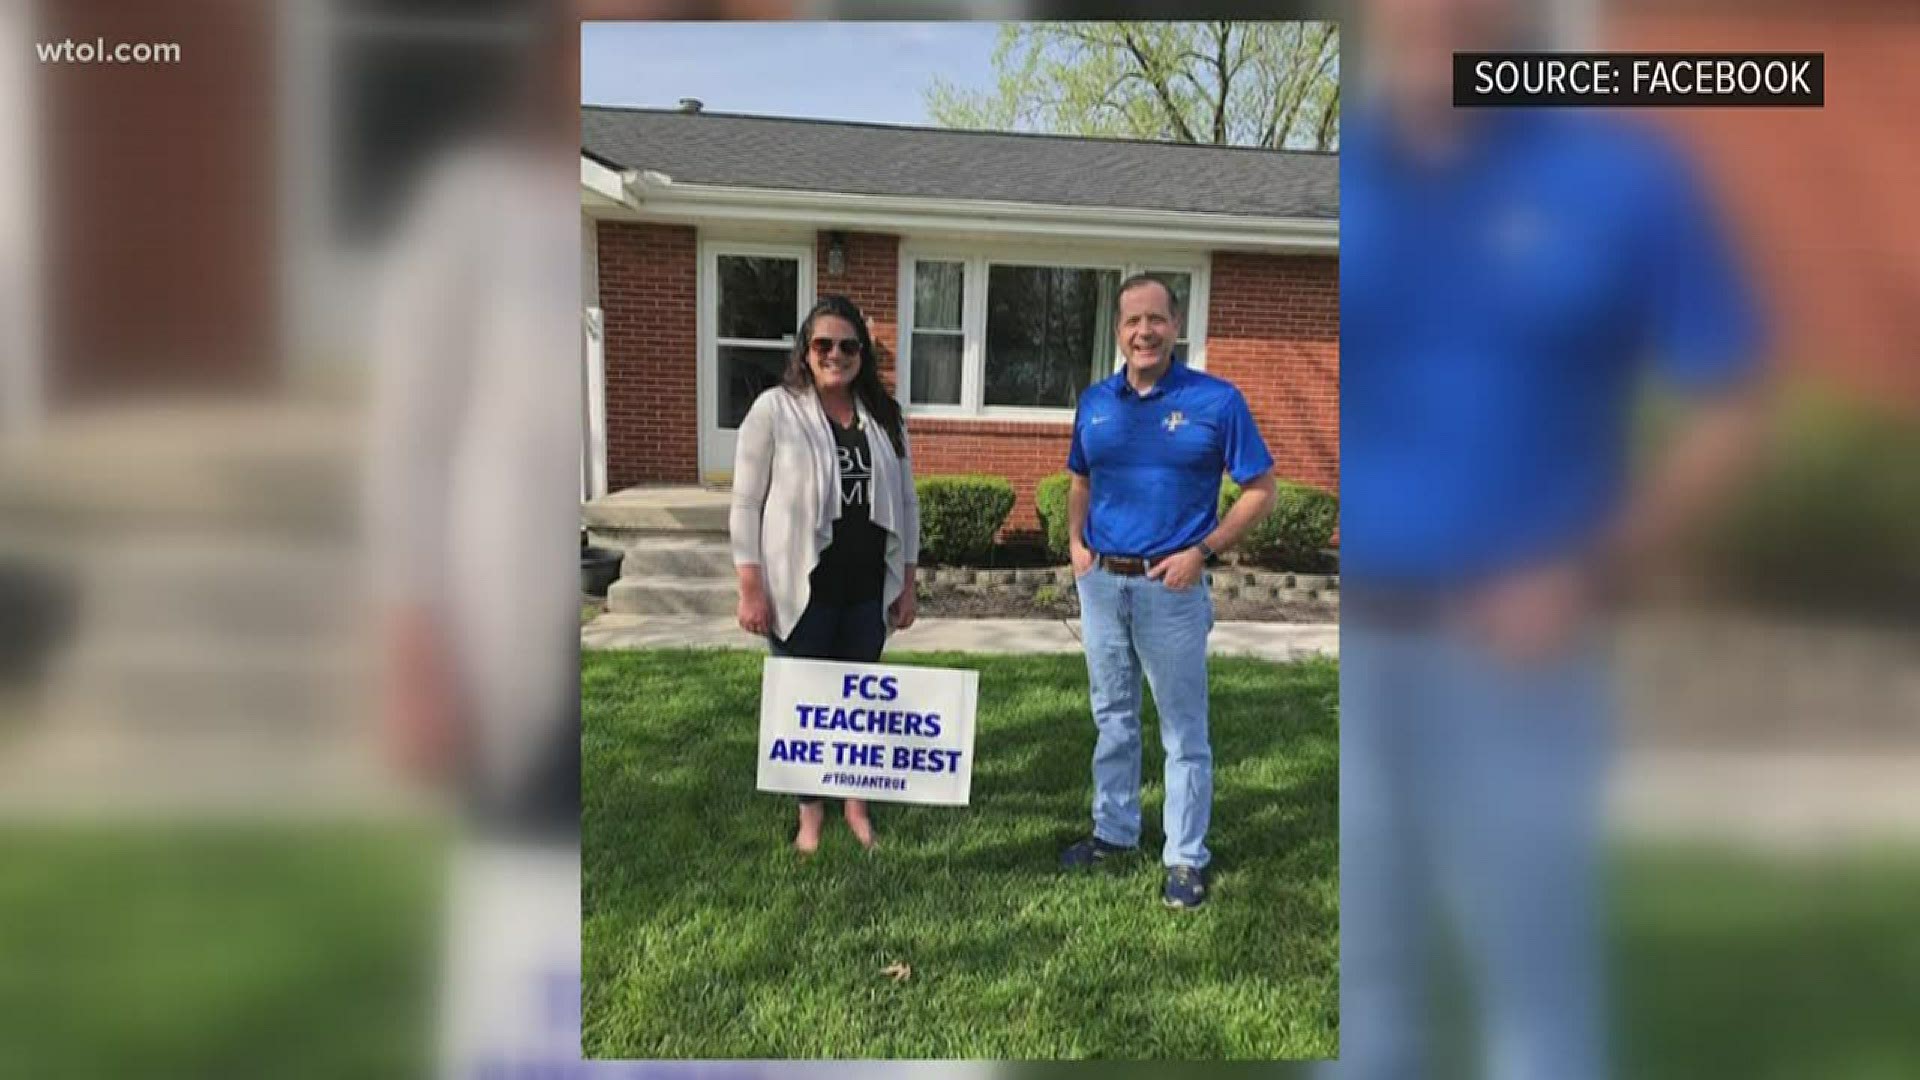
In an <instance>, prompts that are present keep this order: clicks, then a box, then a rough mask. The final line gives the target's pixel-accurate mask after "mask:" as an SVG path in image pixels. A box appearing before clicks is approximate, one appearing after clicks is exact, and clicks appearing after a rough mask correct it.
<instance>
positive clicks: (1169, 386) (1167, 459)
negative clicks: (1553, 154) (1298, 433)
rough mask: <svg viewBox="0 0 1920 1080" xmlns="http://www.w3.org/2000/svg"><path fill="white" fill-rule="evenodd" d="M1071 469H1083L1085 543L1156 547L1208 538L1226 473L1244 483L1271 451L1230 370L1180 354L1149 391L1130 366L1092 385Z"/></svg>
mask: <svg viewBox="0 0 1920 1080" xmlns="http://www.w3.org/2000/svg"><path fill="white" fill-rule="evenodd" d="M1067 468H1068V469H1070V470H1072V471H1073V472H1075V473H1078V474H1080V475H1081V476H1084V477H1087V478H1088V480H1089V482H1090V484H1091V486H1092V489H1093V492H1092V494H1093V499H1092V502H1091V503H1090V505H1089V506H1088V509H1087V530H1086V531H1087V535H1086V541H1087V546H1088V547H1090V548H1092V549H1093V550H1095V551H1097V552H1100V553H1101V554H1103V555H1145V556H1149V557H1152V556H1158V555H1165V554H1167V553H1169V552H1173V551H1179V550H1181V549H1183V548H1189V547H1192V546H1193V545H1195V544H1197V543H1199V542H1200V541H1202V540H1204V539H1206V536H1207V534H1208V533H1210V532H1212V531H1213V529H1214V526H1216V525H1218V524H1219V516H1220V474H1221V473H1222V472H1225V473H1227V474H1229V475H1231V476H1232V477H1233V478H1234V480H1235V481H1236V482H1238V483H1242V484H1244V483H1246V482H1247V481H1249V480H1252V479H1254V478H1255V477H1257V476H1259V475H1260V474H1261V473H1264V472H1266V471H1268V470H1269V469H1272V468H1273V455H1271V454H1269V453H1268V452H1267V444H1266V443H1265V442H1263V441H1261V438H1260V429H1259V428H1258V427H1257V426H1256V425H1255V424H1254V422H1253V413H1252V412H1250V411H1249V410H1248V409H1247V399H1246V398H1244V397H1242V396H1241V394H1240V391H1239V390H1238V389H1236V388H1235V387H1234V385H1233V384H1232V383H1230V382H1228V381H1226V380H1225V379H1218V378H1215V377H1213V376H1212V375H1208V374H1207V373H1205V372H1203V371H1194V370H1193V369H1192V368H1189V367H1187V365H1186V364H1184V363H1182V362H1180V361H1179V360H1178V359H1176V360H1175V361H1174V363H1173V366H1172V367H1170V368H1168V369H1167V373H1166V374H1165V375H1162V376H1161V377H1160V381H1159V382H1157V383H1155V384H1154V385H1153V387H1152V389H1150V390H1148V391H1147V392H1146V393H1145V394H1144V395H1143V394H1139V393H1136V392H1135V391H1134V389H1133V387H1132V386H1131V385H1130V384H1129V383H1128V382H1127V375H1126V372H1124V371H1121V372H1119V373H1117V374H1115V375H1113V376H1112V377H1111V378H1107V379H1103V380H1101V381H1100V382H1097V383H1095V384H1094V385H1092V386H1090V387H1088V388H1087V389H1086V391H1085V392H1083V393H1082V394H1081V395H1080V404H1079V408H1078V409H1077V410H1076V411H1075V413H1074V416H1073V444H1072V447H1071V448H1070V449H1069V450H1068V451H1067Z"/></svg>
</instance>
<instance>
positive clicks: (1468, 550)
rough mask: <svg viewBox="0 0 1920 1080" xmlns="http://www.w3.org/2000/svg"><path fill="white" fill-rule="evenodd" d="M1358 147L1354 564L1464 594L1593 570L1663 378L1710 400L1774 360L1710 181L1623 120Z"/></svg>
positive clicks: (1347, 205) (1345, 264)
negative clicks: (1651, 392) (1765, 357)
mask: <svg viewBox="0 0 1920 1080" xmlns="http://www.w3.org/2000/svg"><path fill="white" fill-rule="evenodd" d="M1378 119H1379V117H1378V116H1377V115H1374V114H1370V113H1368V112H1367V111H1365V110H1362V111H1360V112H1357V113H1356V114H1355V115H1354V116H1353V118H1352V120H1351V122H1350V123H1349V124H1348V126H1347V128H1346V130H1345V131H1344V132H1343V136H1342V137H1343V142H1344V146H1343V148H1342V155H1341V157H1342V160H1341V172H1340V187H1341V198H1340V201H1341V207H1340V217H1341V255H1340V302H1341V312H1340V315H1341V318H1340V339H1341V360H1340V376H1341V384H1340V392H1341V412H1340V428H1341V450H1342V461H1341V487H1342V500H1341V510H1342V517H1341V569H1342V571H1343V573H1344V574H1345V575H1346V576H1347V577H1348V578H1349V579H1350V580H1354V581H1372V582H1375V583H1381V584H1408V585H1413V586H1428V585H1445V584H1449V583H1455V582H1461V581H1468V580H1473V579H1479V578H1484V577H1486V576H1489V575H1494V574H1498V573H1500V572H1503V571H1507V570H1511V569H1514V568H1517V567H1520V566H1523V565H1527V564H1529V563H1532V562H1536V561H1540V560H1545V559H1551V558H1555V557H1558V556H1562V555H1566V554H1570V553H1573V552H1576V551H1578V550H1579V549H1581V548H1582V547H1583V546H1585V545H1586V544H1588V543H1590V542H1592V540H1593V539H1594V538H1595V537H1596V536H1597V535H1598V533H1599V531H1600V530H1601V529H1603V528H1605V527H1606V526H1607V524H1608V523H1609V521H1610V519H1611V518H1612V517H1613V515H1614V514H1615V513H1616V512H1617V511H1618V509H1619V506H1620V502H1621V499H1622V496H1623V488H1624V485H1625V481H1626V477H1627V465H1628V461H1627V459H1628V451H1629V440H1630V438H1631V436H1632V428H1633V422H1632V421H1633V405H1634V400H1635V391H1636V389H1637V388H1638V387H1639V386H1640V385H1641V382H1642V376H1644V375H1652V376H1654V377H1655V380H1654V381H1656V382H1657V383H1660V384H1664V385H1665V386H1666V387H1667V388H1670V389H1674V390H1678V391H1680V392H1682V393H1687V394H1710V393H1713V392H1716V391H1719V390H1722V389H1723V388H1726V387H1728V386H1730V385H1731V384H1734V383H1736V382H1738V381H1739V380H1741V379H1743V378H1745V377H1746V376H1748V375H1749V374H1750V373H1751V372H1752V371H1753V369H1754V367H1755V365H1756V364H1757V363H1758V361H1759V359H1760V354H1761V345H1762V342H1761V338H1762V334H1761V327H1760V319H1759V315H1758V312H1757V310H1756V305H1755V302H1754V299H1753V297H1752V295H1751V294H1750V292H1749V289H1748V287H1747V282H1746V280H1745V278H1744V275H1743V273H1742V272H1741V266H1740V264H1739V261H1738V259H1737V257H1736V256H1735V254H1734V253H1733V251H1732V250H1731V248H1730V246H1729V244H1728V242H1727V238H1726V236H1725V235H1724V234H1723V232H1722V230H1721V228H1720V225H1719V223H1718V222H1717V220H1716V218H1715V215H1714V213H1713V210H1712V207H1711V206H1710V204H1709V202H1708V200H1707V198H1706V197H1705V195H1704V193H1703V191H1702V188H1701V185H1700V184H1699V183H1698V182H1697V181H1696V178H1695V176H1694V175H1693V173H1692V171H1691V170H1690V169H1689V168H1688V167H1687V163H1686V161H1685V160H1684V159H1683V158H1682V156H1681V155H1680V154H1679V153H1677V152H1676V150H1675V149H1674V148H1673V147H1671V146H1670V145H1668V144H1667V143H1666V142H1664V141H1663V140H1662V139H1660V138H1659V137H1657V136H1655V135H1654V134H1653V133H1652V132H1650V131H1647V130H1644V129H1642V128H1641V127H1639V126H1638V125H1636V124H1633V123H1631V122H1629V121H1627V120H1625V119H1622V118H1618V117H1613V116H1606V115H1594V114H1569V113H1566V112H1557V111H1548V110H1513V111H1503V112H1489V113H1481V114H1478V115H1476V116H1475V118H1474V119H1475V120H1478V121H1481V122H1480V123H1478V124H1476V125H1475V127H1474V128H1473V129H1472V133H1471V135H1470V136H1469V141H1468V145H1467V147H1466V150H1465V153H1464V154H1462V155H1459V156H1457V157H1456V158H1455V159H1454V160H1452V161H1451V162H1448V163H1446V164H1444V165H1435V164H1433V163H1431V162H1421V161H1415V160H1413V159H1411V158H1410V157H1409V156H1408V155H1407V154H1406V152H1405V150H1404V148H1403V147H1401V146H1398V145H1396V144H1395V142H1394V140H1393V139H1392V138H1391V136H1390V135H1389V133H1388V132H1387V131H1386V130H1384V125H1382V124H1379V123H1375V121H1376V120H1378Z"/></svg>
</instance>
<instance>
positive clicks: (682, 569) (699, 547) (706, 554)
mask: <svg viewBox="0 0 1920 1080" xmlns="http://www.w3.org/2000/svg"><path fill="white" fill-rule="evenodd" d="M620 576H621V577H626V578H639V579H643V580H659V579H662V578H665V579H669V580H672V579H701V580H723V581H732V580H734V574H733V544H732V543H731V542H730V541H728V540H726V539H724V538H722V537H717V536H706V535H695V536H662V537H651V538H649V539H646V540H643V541H641V542H640V543H638V544H636V545H635V546H633V547H631V548H628V549H627V557H626V558H625V559H624V560H623V561H622V562H621V564H620Z"/></svg>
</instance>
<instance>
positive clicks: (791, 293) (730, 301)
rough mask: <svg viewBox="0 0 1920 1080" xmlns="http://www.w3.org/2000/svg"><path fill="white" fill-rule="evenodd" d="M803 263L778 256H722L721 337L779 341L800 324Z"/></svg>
mask: <svg viewBox="0 0 1920 1080" xmlns="http://www.w3.org/2000/svg"><path fill="white" fill-rule="evenodd" d="M799 292H800V260H798V259H788V258H782V257H779V256H762V255H722V256H720V336H721V337H723V338H754V339H757V340H760V341H779V340H780V339H782V338H791V337H792V336H793V334H794V330H795V328H796V327H797V326H798V325H799V320H798V319H797V318H795V317H794V313H795V312H796V311H798V310H799V307H800V296H799Z"/></svg>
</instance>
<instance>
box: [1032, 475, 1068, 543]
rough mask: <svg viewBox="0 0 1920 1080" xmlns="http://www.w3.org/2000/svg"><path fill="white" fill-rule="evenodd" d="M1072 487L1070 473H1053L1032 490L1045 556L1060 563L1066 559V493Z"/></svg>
mask: <svg viewBox="0 0 1920 1080" xmlns="http://www.w3.org/2000/svg"><path fill="white" fill-rule="evenodd" d="M1072 486H1073V474H1072V473H1063V472H1059V473H1054V474H1053V475H1052V476H1049V477H1047V478H1046V479H1045V480H1042V481H1040V483H1039V485H1038V486H1037V487H1035V488H1034V489H1033V505H1034V509H1035V510H1038V511H1039V513H1040V528H1041V530H1042V531H1044V532H1045V533H1046V534H1047V554H1049V555H1051V556H1053V557H1054V558H1056V559H1059V560H1060V561H1062V562H1065V561H1066V558H1067V491H1068V489H1069V488H1071V487H1072Z"/></svg>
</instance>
